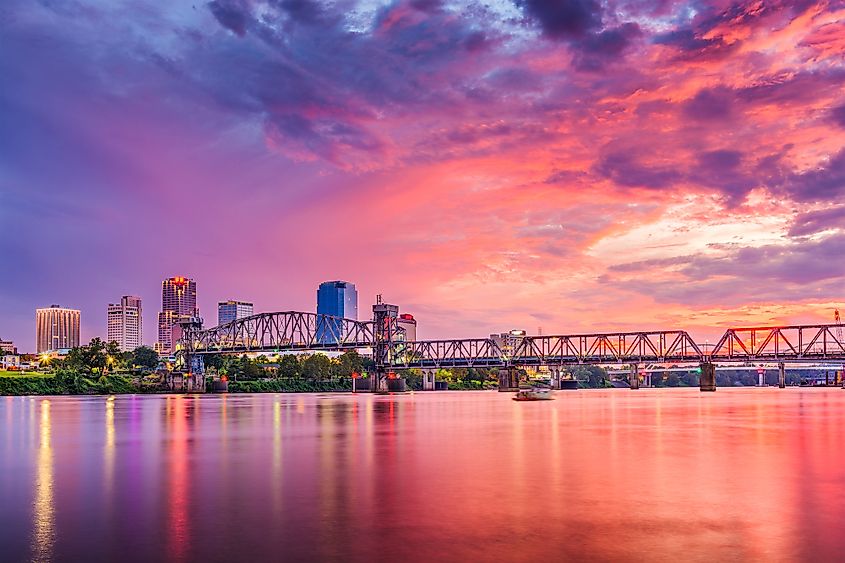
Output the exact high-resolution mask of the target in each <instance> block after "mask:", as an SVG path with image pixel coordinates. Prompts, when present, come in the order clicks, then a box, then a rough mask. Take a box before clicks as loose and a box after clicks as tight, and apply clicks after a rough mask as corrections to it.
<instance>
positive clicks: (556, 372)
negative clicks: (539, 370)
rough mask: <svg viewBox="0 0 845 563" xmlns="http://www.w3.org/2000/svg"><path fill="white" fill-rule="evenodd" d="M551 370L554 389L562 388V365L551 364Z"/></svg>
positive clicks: (551, 382)
mask: <svg viewBox="0 0 845 563" xmlns="http://www.w3.org/2000/svg"><path fill="white" fill-rule="evenodd" d="M549 369H550V371H551V373H552V377H551V381H549V383H550V384H551V387H552V389H560V371H561V370H560V366H551V367H550V368H549Z"/></svg>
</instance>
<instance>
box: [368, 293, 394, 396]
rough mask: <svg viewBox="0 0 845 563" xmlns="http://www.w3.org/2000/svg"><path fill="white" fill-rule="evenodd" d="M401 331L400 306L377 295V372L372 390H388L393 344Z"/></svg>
mask: <svg viewBox="0 0 845 563" xmlns="http://www.w3.org/2000/svg"><path fill="white" fill-rule="evenodd" d="M398 332H399V306H398V305H389V304H387V303H385V302H383V301H382V299H381V295H378V296H376V304H375V305H373V361H374V362H375V364H376V370H375V371H376V372H375V374H374V377H373V378H372V380H371V382H370V385H371V386H372V387H370V390H371V391H387V371H388V369H389V368H390V360H391V354H392V352H393V344H394V342H395V341H396V340H397V334H398Z"/></svg>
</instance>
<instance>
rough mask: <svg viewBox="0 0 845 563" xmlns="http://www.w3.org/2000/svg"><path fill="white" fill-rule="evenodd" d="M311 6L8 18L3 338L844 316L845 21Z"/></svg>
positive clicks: (15, 4)
mask: <svg viewBox="0 0 845 563" xmlns="http://www.w3.org/2000/svg"><path fill="white" fill-rule="evenodd" d="M306 4H307V5H308V6H311V7H312V8H313V9H312V10H310V11H309V10H304V11H296V10H294V9H293V8H291V6H288V5H286V4H285V5H282V4H279V5H272V6H266V7H265V8H262V10H257V9H255V7H254V6H253V4H252V3H250V2H230V1H226V0H218V1H215V2H211V3H208V4H200V5H197V6H196V7H193V6H179V5H169V4H168V5H161V4H152V5H150V6H148V7H147V8H145V9H139V8H137V7H135V6H133V5H131V4H124V3H113V2H103V1H100V2H98V1H86V2H83V3H81V4H80V5H84V6H85V9H79V8H70V7H69V8H67V9H63V8H61V7H60V6H59V5H58V4H51V3H30V2H23V1H19V0H11V1H10V2H7V3H6V4H5V5H4V8H5V9H7V10H8V12H9V13H11V14H13V17H9V18H2V19H0V33H2V35H3V37H4V44H6V45H8V48H7V49H3V51H2V52H0V68H2V69H3V71H4V76H6V77H8V80H7V86H6V87H5V88H4V96H3V97H2V99H0V115H2V117H3V118H4V122H5V123H7V124H8V126H7V127H4V132H3V136H2V138H0V144H2V146H3V148H4V150H3V151H0V167H2V169H3V171H4V175H3V179H2V181H0V253H2V255H3V256H4V258H5V259H6V260H7V262H8V263H9V264H13V265H14V267H15V274H14V275H11V276H7V277H6V278H4V279H3V281H2V282H0V311H2V313H3V314H2V315H0V336H2V337H3V338H4V339H8V340H13V341H15V342H17V343H20V346H19V347H22V348H24V349H25V348H27V347H28V346H27V345H26V343H27V342H30V341H31V338H32V334H34V331H35V327H34V319H33V318H32V311H33V310H34V309H35V308H36V307H39V306H42V305H43V304H44V303H51V302H59V303H63V304H65V305H67V306H70V307H74V308H77V309H81V310H83V311H86V312H87V314H84V315H83V320H82V322H83V323H84V324H83V327H82V332H83V334H82V339H83V340H86V339H87V338H90V337H91V336H95V335H103V334H105V333H106V330H105V320H104V319H102V315H101V314H100V313H99V311H101V310H102V307H103V306H104V304H105V303H107V302H108V299H109V297H108V296H113V295H123V294H125V293H131V294H136V295H138V296H139V297H141V298H142V300H144V301H146V302H147V303H158V296H157V295H156V291H155V285H156V280H160V279H163V278H164V277H166V276H168V275H172V273H173V272H190V274H191V276H192V277H194V278H195V279H197V280H202V281H201V283H202V294H201V296H200V304H199V305H200V308H201V309H202V310H204V311H213V310H214V306H215V303H216V300H219V299H220V298H225V297H227V296H229V295H238V296H242V297H244V298H248V299H249V300H251V301H253V302H255V303H257V304H259V307H258V309H260V310H269V311H273V310H313V305H312V302H313V297H312V295H313V293H312V292H313V285H314V282H315V280H324V279H334V278H341V279H351V280H355V283H356V285H357V286H358V288H359V291H360V294H361V296H362V298H361V302H362V304H364V303H367V304H369V302H370V301H371V300H372V297H373V296H374V295H376V294H377V293H384V294H385V296H386V298H388V299H389V300H390V301H391V302H396V303H402V304H403V307H407V308H408V310H412V311H414V313H415V315H417V317H418V318H420V319H421V320H423V323H424V326H425V331H426V335H427V336H432V337H434V336H442V337H473V336H478V335H485V334H490V333H494V332H501V331H503V330H508V329H510V328H513V327H519V328H525V329H527V330H530V331H533V330H534V329H535V328H536V327H543V331H544V332H546V333H561V332H566V333H575V332H594V331H597V330H599V331H604V330H607V331H612V330H622V329H643V328H676V327H677V328H684V329H687V330H689V331H691V332H693V333H696V334H700V333H701V331H707V330H713V329H714V328H716V327H719V328H723V327H725V326H749V325H770V324H788V323H800V322H811V323H818V322H832V321H833V310H834V309H835V308H836V307H837V306H838V307H840V308H841V307H842V306H843V304H845V303H843V302H845V292H843V290H842V287H843V286H845V283H843V282H845V274H843V270H842V268H841V260H840V257H841V256H842V255H843V254H845V232H843V228H842V225H843V218H845V207H843V205H842V204H841V201H842V199H843V195H845V192H843V189H845V187H843V186H845V152H843V149H842V147H843V146H845V142H843V141H845V97H843V94H842V92H841V76H842V72H843V70H842V57H841V51H842V45H843V43H842V37H843V35H845V32H843V30H842V26H841V21H842V19H843V17H844V16H845V10H843V7H842V5H841V3H840V2H801V3H792V2H770V3H766V4H765V5H757V4H753V5H752V4H747V5H746V4H741V3H740V4H734V3H728V2H720V1H714V2H674V1H673V2H656V3H649V2H639V1H635V0H622V1H620V2H618V3H614V4H613V6H610V4H608V3H606V2H605V3H600V2H592V1H584V2H574V3H572V6H574V8H573V11H572V12H566V13H564V12H563V11H562V10H563V9H562V8H561V10H559V11H556V10H555V9H551V8H550V9H543V6H544V5H546V4H545V3H543V2H538V1H533V0H521V1H517V2H507V1H494V2H489V3H486V4H485V3H481V2H464V3H453V2H437V1H432V2H402V1H400V2H383V3H381V2H374V3H361V4H359V3H355V2H352V3H350V4H349V5H340V4H328V3H321V2H315V3H306ZM563 4H566V3H563ZM549 5H551V4H549ZM563 16H566V17H563ZM318 28H319V29H320V30H321V33H320V34H317V33H315V30H316V29H318ZM317 36H319V37H320V40H319V41H318V40H316V39H315V38H316V37H317ZM279 37H285V38H286V40H285V41H279V40H278V39H279ZM94 38H96V39H94ZM56 53H61V54H62V56H61V57H60V58H57V57H56V56H55V54H56ZM44 162H50V163H51V166H49V167H45V166H44ZM117 210H120V212H119V213H118V212H116V211H117ZM126 210H131V213H124V211H126ZM163 210H166V211H171V210H179V213H175V212H174V213H171V212H163ZM222 215H225V224H226V228H225V229H210V228H208V226H209V224H211V223H212V222H213V221H217V220H218V218H219V217H220V216H222ZM42 223H45V224H49V226H50V227H49V229H35V230H34V229H33V228H32V226H33V225H35V224H42ZM21 233H30V235H31V236H22V235H21ZM233 234H234V236H233ZM57 241H61V244H57ZM292 265H293V266H292ZM103 272H108V275H104V274H103ZM147 309H148V310H149V311H153V310H154V309H155V307H149V306H148V307H147ZM362 310H363V309H362ZM145 324H146V325H147V327H148V333H147V334H146V335H145V338H144V340H145V341H146V342H148V343H149V342H152V341H153V340H152V339H151V336H150V334H149V328H150V327H153V326H155V322H151V320H150V319H149V318H148V320H147V322H146V323H145ZM713 332H715V330H713ZM704 336H706V335H704Z"/></svg>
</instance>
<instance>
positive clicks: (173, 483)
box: [166, 396, 191, 561]
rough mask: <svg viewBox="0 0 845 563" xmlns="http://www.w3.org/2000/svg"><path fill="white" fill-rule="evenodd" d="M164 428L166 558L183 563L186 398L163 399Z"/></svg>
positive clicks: (185, 547)
mask: <svg viewBox="0 0 845 563" xmlns="http://www.w3.org/2000/svg"><path fill="white" fill-rule="evenodd" d="M167 399H168V400H167V410H166V415H167V420H168V424H167V429H168V432H169V438H170V452H169V454H170V462H169V474H168V475H166V477H169V489H168V493H169V499H168V518H167V556H168V559H170V560H171V561H185V560H186V559H187V550H188V547H189V546H190V543H189V541H188V540H189V538H190V534H191V529H190V528H191V521H190V518H189V514H188V487H189V481H188V477H189V476H188V440H189V436H188V409H187V405H186V403H187V401H188V400H189V399H188V398H186V397H182V396H178V397H168V398H167Z"/></svg>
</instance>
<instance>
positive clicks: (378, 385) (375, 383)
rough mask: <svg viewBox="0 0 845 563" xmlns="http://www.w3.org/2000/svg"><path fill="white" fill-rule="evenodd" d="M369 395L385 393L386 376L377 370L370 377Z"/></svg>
mask: <svg viewBox="0 0 845 563" xmlns="http://www.w3.org/2000/svg"><path fill="white" fill-rule="evenodd" d="M370 392H371V393H387V374H386V373H385V372H384V371H383V370H380V369H378V368H376V369H375V370H374V371H373V374H372V375H371V376H370Z"/></svg>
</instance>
